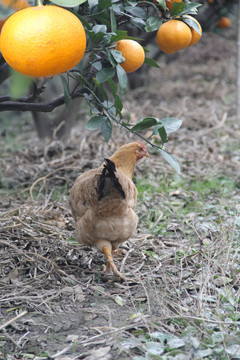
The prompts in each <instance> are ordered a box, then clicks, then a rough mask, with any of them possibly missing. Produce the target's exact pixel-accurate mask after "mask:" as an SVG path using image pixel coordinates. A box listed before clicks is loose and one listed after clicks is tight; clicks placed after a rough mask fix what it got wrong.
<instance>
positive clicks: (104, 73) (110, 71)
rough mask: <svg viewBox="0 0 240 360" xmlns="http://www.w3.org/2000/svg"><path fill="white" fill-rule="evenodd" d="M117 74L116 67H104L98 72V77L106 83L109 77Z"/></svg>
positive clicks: (98, 79)
mask: <svg viewBox="0 0 240 360" xmlns="http://www.w3.org/2000/svg"><path fill="white" fill-rule="evenodd" d="M114 74H115V69H114V68H112V67H104V68H102V69H101V70H100V71H98V73H97V74H96V79H97V81H99V82H100V83H104V82H105V81H107V80H108V79H109V78H111V77H113V76H114Z"/></svg>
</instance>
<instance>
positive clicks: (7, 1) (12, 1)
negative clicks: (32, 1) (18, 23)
mask: <svg viewBox="0 0 240 360" xmlns="http://www.w3.org/2000/svg"><path fill="white" fill-rule="evenodd" d="M0 3H2V4H3V5H5V6H8V7H10V8H12V9H15V10H21V9H25V8H27V7H29V6H30V5H29V2H28V1H27V0H0Z"/></svg>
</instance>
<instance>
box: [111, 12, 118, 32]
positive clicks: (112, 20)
mask: <svg viewBox="0 0 240 360" xmlns="http://www.w3.org/2000/svg"><path fill="white" fill-rule="evenodd" d="M110 21H111V31H112V32H115V31H116V30H117V21H116V18H115V15H114V11H113V8H112V7H111V9H110Z"/></svg>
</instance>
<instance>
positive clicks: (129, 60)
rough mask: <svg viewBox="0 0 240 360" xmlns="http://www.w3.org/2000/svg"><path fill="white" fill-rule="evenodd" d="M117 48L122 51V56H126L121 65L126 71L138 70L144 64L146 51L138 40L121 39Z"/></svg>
mask: <svg viewBox="0 0 240 360" xmlns="http://www.w3.org/2000/svg"><path fill="white" fill-rule="evenodd" d="M115 49H116V50H118V51H121V53H122V56H123V57H124V58H125V61H124V62H122V63H121V64H120V65H121V66H122V68H123V69H124V70H125V71H126V73H131V72H133V71H136V70H137V69H139V68H140V67H141V66H142V65H143V63H144V60H145V52H144V50H143V47H142V46H141V45H140V44H139V43H138V42H137V41H135V40H129V39H126V40H125V39H123V40H119V41H118V42H117V46H116V48H115Z"/></svg>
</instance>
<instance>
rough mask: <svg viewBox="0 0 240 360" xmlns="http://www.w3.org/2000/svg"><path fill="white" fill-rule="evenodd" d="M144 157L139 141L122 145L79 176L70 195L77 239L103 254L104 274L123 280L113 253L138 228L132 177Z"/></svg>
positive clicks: (145, 151)
mask: <svg viewBox="0 0 240 360" xmlns="http://www.w3.org/2000/svg"><path fill="white" fill-rule="evenodd" d="M144 156H148V152H147V150H146V148H145V146H144V145H143V144H142V143H141V142H140V141H137V142H132V143H129V144H126V145H123V146H122V147H120V148H119V149H118V150H117V151H116V152H115V153H114V154H113V155H112V156H111V157H110V158H109V159H105V161H104V163H103V164H102V165H101V166H100V167H98V168H96V169H92V170H88V171H86V172H85V173H83V174H82V175H80V176H79V177H78V178H77V180H76V181H75V184H74V185H73V187H72V189H71V193H70V199H69V204H70V208H71V211H72V215H73V218H74V220H75V223H76V239H77V240H78V242H79V243H81V244H85V245H88V246H95V247H96V248H97V249H98V250H100V251H102V252H103V253H104V254H105V256H106V258H107V260H108V262H107V265H106V267H105V272H106V273H111V274H113V273H114V274H115V275H118V276H119V277H120V278H121V279H123V280H126V279H125V277H124V276H123V275H122V274H121V273H120V272H119V271H118V269H117V267H116V265H115V263H114V261H113V252H114V250H116V249H117V248H118V246H119V245H120V244H121V243H122V242H124V241H126V240H128V239H129V238H130V237H131V236H132V234H133V232H134V230H135V229H136V227H137V221H138V218H137V215H136V213H135V212H134V208H135V205H136V200H137V189H136V186H135V185H134V183H133V181H132V175H133V172H134V169H135V165H136V162H137V161H138V160H140V159H141V158H143V157H144Z"/></svg>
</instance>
